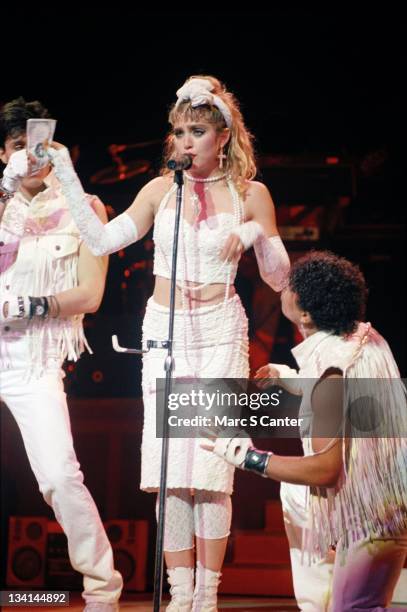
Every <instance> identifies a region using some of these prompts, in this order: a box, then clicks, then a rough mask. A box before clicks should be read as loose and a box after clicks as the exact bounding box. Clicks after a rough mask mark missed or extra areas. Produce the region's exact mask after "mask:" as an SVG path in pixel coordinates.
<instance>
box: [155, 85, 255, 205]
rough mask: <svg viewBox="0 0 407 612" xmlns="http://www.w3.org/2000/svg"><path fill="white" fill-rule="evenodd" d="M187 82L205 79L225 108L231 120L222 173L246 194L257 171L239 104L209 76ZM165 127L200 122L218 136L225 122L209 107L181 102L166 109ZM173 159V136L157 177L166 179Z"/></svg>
mask: <svg viewBox="0 0 407 612" xmlns="http://www.w3.org/2000/svg"><path fill="white" fill-rule="evenodd" d="M191 79H206V80H208V81H210V82H211V83H212V85H213V87H214V88H213V90H212V92H211V93H213V94H214V95H216V96H219V98H221V99H222V101H223V102H224V103H225V104H226V105H227V107H228V108H229V110H230V113H231V116H232V125H231V126H230V138H229V140H228V142H227V143H226V145H225V151H224V152H225V155H226V162H225V172H226V173H227V174H228V176H230V178H231V179H232V181H233V183H234V184H235V185H236V188H237V189H238V191H239V192H240V193H241V194H244V192H245V191H246V190H247V188H248V185H247V181H250V180H251V179H252V178H254V177H255V175H256V172H257V169H256V163H255V158H254V150H253V144H252V141H253V136H252V135H251V134H250V132H249V130H248V129H247V128H246V126H245V124H244V121H243V117H242V114H241V112H240V109H239V104H238V102H237V100H236V98H235V97H234V95H233V94H232V93H231V92H229V91H227V90H226V88H225V86H224V85H223V84H222V83H221V82H220V81H219V80H218V79H216V78H215V77H213V76H205V75H198V76H191V77H189V78H188V79H187V80H186V83H188V82H189V81H191ZM168 120H169V123H170V124H171V125H172V126H174V125H175V124H176V123H177V122H179V121H196V122H198V121H204V122H206V123H210V124H212V125H214V127H215V129H216V130H217V131H218V132H222V131H223V130H224V129H225V128H226V127H227V126H226V122H225V118H224V116H223V115H222V113H221V111H220V110H219V109H218V108H217V107H216V106H213V105H211V104H202V105H200V106H196V107H195V108H193V107H192V106H191V102H190V101H183V102H181V103H180V104H178V105H177V106H176V103H174V104H173V106H172V107H171V109H170V112H169V117H168ZM173 155H174V136H173V134H172V133H169V134H168V136H167V138H166V141H165V147H164V158H163V167H162V169H161V174H162V175H166V174H168V173H169V172H170V170H168V169H167V165H166V164H167V161H168V160H169V159H170V158H171V157H172V156H173Z"/></svg>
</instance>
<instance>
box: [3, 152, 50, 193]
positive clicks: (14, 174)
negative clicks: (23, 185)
mask: <svg viewBox="0 0 407 612" xmlns="http://www.w3.org/2000/svg"><path fill="white" fill-rule="evenodd" d="M48 164H49V159H48V158H47V157H45V158H39V157H38V158H37V157H35V158H34V157H32V158H30V159H28V157H27V151H26V149H21V151H16V152H15V153H13V154H12V155H11V156H10V159H9V160H8V163H7V166H6V167H5V168H4V172H3V178H2V179H1V187H2V189H4V191H6V192H7V193H15V192H16V191H17V190H18V188H19V185H20V182H21V179H23V178H24V177H26V176H31V175H32V174H35V173H36V172H38V171H39V170H41V169H42V168H45V166H47V165H48Z"/></svg>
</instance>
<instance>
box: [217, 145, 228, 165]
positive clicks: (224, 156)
mask: <svg viewBox="0 0 407 612" xmlns="http://www.w3.org/2000/svg"><path fill="white" fill-rule="evenodd" d="M217 158H218V160H219V170H222V169H223V160H224V159H226V155H225V154H224V152H223V147H221V148H220V149H219V154H218V155H217Z"/></svg>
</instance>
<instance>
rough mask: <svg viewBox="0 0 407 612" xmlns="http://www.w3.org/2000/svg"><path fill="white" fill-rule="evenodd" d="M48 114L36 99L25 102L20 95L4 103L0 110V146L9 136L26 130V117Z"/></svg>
mask: <svg viewBox="0 0 407 612" xmlns="http://www.w3.org/2000/svg"><path fill="white" fill-rule="evenodd" d="M49 117H50V114H49V113H48V110H47V109H46V108H45V107H44V106H43V105H42V104H41V102H39V101H38V100H33V101H32V102H26V101H25V100H24V98H22V97H21V96H20V97H19V98H16V99H15V100H11V102H7V103H6V104H4V106H3V107H2V109H1V110H0V147H2V148H4V144H5V141H6V140H7V138H9V137H10V136H11V137H12V138H16V137H17V136H19V135H20V134H21V133H22V132H25V130H26V123H27V119H46V118H49Z"/></svg>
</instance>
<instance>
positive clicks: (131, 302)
mask: <svg viewBox="0 0 407 612" xmlns="http://www.w3.org/2000/svg"><path fill="white" fill-rule="evenodd" d="M68 6H69V5H64V4H62V5H59V7H58V8H57V9H53V10H51V12H48V11H47V12H46V11H45V10H39V11H38V12H37V13H36V14H35V15H34V14H33V13H32V11H30V13H29V14H25V13H24V10H23V9H21V10H20V11H18V12H9V14H8V16H7V19H3V28H2V47H3V58H2V69H1V75H2V76H1V78H0V82H1V86H0V101H1V102H4V101H8V100H10V99H12V98H14V97H17V96H19V95H23V96H24V97H25V98H26V99H27V100H32V99H40V100H41V101H42V102H43V103H44V104H46V106H47V107H48V108H49V110H50V111H51V113H52V116H53V117H55V118H57V119H58V124H57V132H56V139H57V140H59V141H61V142H63V143H65V144H66V145H67V146H69V147H70V148H71V150H72V152H73V153H74V156H75V158H76V167H77V171H78V173H79V175H80V176H81V178H82V180H83V182H84V184H85V186H86V188H87V190H88V191H89V192H91V193H96V194H98V195H99V196H100V197H101V198H102V200H103V201H104V202H105V203H106V204H108V205H109V207H110V208H109V211H110V215H111V216H113V215H115V214H117V213H120V212H121V211H122V210H124V209H125V208H126V207H127V205H128V204H129V203H130V202H131V200H132V198H133V197H134V195H135V193H136V192H137V190H138V189H139V188H140V187H141V186H142V185H143V184H144V183H145V182H147V181H148V180H149V179H150V178H151V177H152V176H154V174H155V173H157V171H158V169H159V167H160V160H161V143H162V140H163V138H164V137H165V134H166V132H167V129H168V125H167V110H168V108H169V106H170V105H171V104H172V103H173V101H174V100H175V91H176V89H178V87H180V86H181V85H182V83H183V82H184V80H185V79H186V77H187V76H189V75H191V74H213V75H215V76H217V77H218V78H220V79H221V80H222V81H224V82H225V83H226V85H227V86H228V88H229V89H230V90H231V91H233V92H234V93H235V94H236V96H237V98H238V100H239V101H240V102H241V108H242V111H243V114H244V117H245V119H246V123H247V125H248V126H249V128H250V130H251V131H252V132H253V134H254V135H255V137H256V149H257V153H258V157H259V180H263V181H264V182H265V183H266V184H267V185H268V187H269V188H270V190H271V192H272V195H273V197H274V200H275V204H276V208H277V214H278V219H279V222H280V225H281V226H282V227H285V228H286V229H285V234H284V231H282V234H283V236H285V238H286V244H287V247H288V250H289V251H290V254H291V256H292V257H293V258H295V257H297V256H299V255H300V254H301V253H302V252H304V251H307V250H308V249H309V248H329V249H331V250H333V251H335V252H337V253H339V254H341V255H344V256H346V257H349V258H350V259H351V260H352V261H354V262H357V263H359V264H360V266H361V268H362V270H363V272H364V273H365V275H366V277H367V280H368V284H369V287H370V301H369V307H368V317H367V318H368V320H370V321H371V322H372V323H373V324H374V325H375V327H376V328H377V329H378V330H379V331H380V332H381V333H382V334H383V335H384V336H385V337H386V338H387V339H388V341H389V343H390V345H391V347H392V349H393V351H394V353H395V355H396V358H397V361H398V363H399V366H400V369H401V371H402V373H403V374H404V375H406V354H405V337H406V326H405V311H406V301H405V280H406V279H405V255H406V253H405V196H404V189H403V188H402V187H404V185H403V184H402V178H404V160H403V157H404V156H403V153H404V147H405V145H404V140H402V137H401V130H402V125H403V123H404V122H403V119H404V110H405V105H403V99H402V81H401V79H402V74H403V76H404V72H402V70H401V49H402V40H403V38H404V36H403V33H402V31H401V19H400V15H398V14H397V13H395V12H391V11H390V9H386V8H383V7H381V8H380V11H379V10H378V9H377V10H376V9H372V8H371V6H369V9H368V10H367V9H366V11H363V10H362V9H360V8H359V10H358V12H356V11H355V9H352V10H351V9H349V10H346V9H343V10H342V11H339V10H332V9H331V10H329V12H328V10H326V11H317V10H311V9H309V10H307V9H294V8H292V9H286V10H282V9H281V10H277V9H276V10H271V11H269V12H258V13H256V12H241V13H236V12H231V13H223V12H219V11H218V10H217V6H215V5H211V6H210V7H209V8H208V11H206V12H200V13H194V12H191V11H190V10H188V11H186V12H182V13H175V14H174V13H170V12H168V13H145V12H141V11H139V10H133V11H131V10H129V9H126V10H120V8H119V7H118V8H115V9H111V10H109V11H108V10H106V9H101V8H98V9H97V10H96V9H95V10H94V11H91V10H86V11H85V10H81V9H76V10H75V9H73V8H67V7H68ZM17 49H18V52H19V57H18V58H17V56H16V50H17ZM112 145H126V146H124V147H119V148H112ZM115 154H116V156H117V155H119V158H117V157H116V162H115V160H114V155H115ZM118 161H121V163H122V164H124V165H125V166H126V169H125V176H127V177H128V178H125V180H121V181H119V180H117V181H115V182H113V183H111V184H103V183H102V182H101V181H102V178H103V177H105V178H106V176H107V177H110V178H112V177H114V176H117V162H118ZM106 168H107V169H108V170H106V171H105V169H106ZM293 228H294V229H293ZM295 228H297V229H296V230H295ZM307 237H308V239H306V238H307ZM151 249H152V244H151V240H150V239H149V237H147V238H146V239H145V240H144V241H143V243H142V244H138V245H136V246H132V247H130V248H129V249H127V250H126V251H125V252H124V253H121V254H116V255H113V256H112V257H111V261H110V270H109V276H108V285H107V290H106V295H105V298H104V301H103V304H102V307H101V309H100V311H99V312H98V313H97V314H96V315H93V316H88V317H87V323H86V325H87V335H88V337H89V340H90V344H91V345H92V347H93V348H94V352H95V354H94V355H93V356H87V355H86V356H84V357H83V358H82V359H81V361H80V362H79V364H77V365H75V366H73V365H69V366H68V367H67V379H66V380H67V391H68V394H69V395H70V396H71V398H72V422H73V430H74V432H77V449H78V455H79V458H80V460H81V462H82V465H83V468H84V472H85V477H86V479H87V482H88V484H89V487H90V489H91V490H92V493H93V494H94V495H95V499H96V501H97V503H98V505H99V508H100V510H101V514H102V517H103V519H105V520H107V519H112V518H123V519H133V518H135V519H140V518H146V519H148V520H149V522H150V525H151V528H153V525H154V519H153V505H154V503H153V499H152V496H149V495H147V494H143V493H140V492H139V491H138V482H139V461H140V458H139V444H140V435H141V429H140V418H141V410H142V407H141V404H140V401H139V398H140V395H141V392H140V362H139V361H138V359H137V358H132V357H127V356H120V355H118V354H115V353H114V352H113V350H112V349H111V346H110V336H111V334H112V333H118V334H119V338H120V341H121V343H122V344H135V343H137V342H138V341H139V338H140V323H141V319H142V316H143V309H144V306H145V302H146V300H147V298H148V296H149V295H150V294H151V292H152V282H153V279H152V273H151V266H152V250H151ZM237 287H238V290H239V293H240V294H241V296H242V299H243V301H244V303H245V306H246V308H247V311H248V314H249V316H250V322H251V342H252V349H253V357H252V359H253V365H254V366H255V365H261V364H262V363H265V362H267V361H271V360H274V361H277V362H282V361H288V362H290V363H292V362H291V361H290V360H291V355H290V347H291V346H292V343H293V342H294V341H295V334H294V330H293V329H292V328H291V325H290V324H288V323H287V322H286V321H285V320H283V319H282V318H280V317H279V305H278V302H277V301H276V299H275V298H274V297H273V295H272V292H267V290H265V289H264V287H262V286H261V283H260V281H259V278H258V275H257V272H256V269H255V267H254V266H253V256H252V255H251V254H250V253H249V254H248V255H247V256H246V257H245V259H244V261H243V263H242V266H241V272H240V274H239V278H238V282H237ZM265 291H266V292H265ZM268 300H269V302H268ZM268 303H270V308H269V309H268V308H267V307H266V308H265V305H266V306H267V304H268ZM87 398H89V401H87ZM90 398H99V400H100V401H96V402H95V401H92V400H91V399H90ZM111 398H135V399H134V405H135V407H136V408H135V410H134V411H132V410H131V409H130V408H129V406H130V404H129V400H127V399H124V400H123V401H114V399H111ZM123 402H124V403H123ZM98 407H99V408H98ZM2 408H4V407H2ZM1 418H2V467H3V469H2V483H1V485H2V488H1V491H2V496H1V502H2V559H3V568H2V569H3V572H2V573H3V576H4V570H5V566H4V560H5V557H6V555H5V550H6V539H7V520H8V516H9V515H30V516H33V515H39V516H40V515H44V516H49V517H50V516H51V515H50V513H49V511H48V508H47V507H46V506H45V504H44V502H43V501H42V500H41V499H40V497H39V495H38V493H37V491H36V485H35V482H34V479H33V476H32V474H31V472H30V471H29V468H28V466H27V464H26V459H25V457H24V450H23V447H22V444H21V442H20V440H19V437H18V435H17V434H18V432H17V431H16V428H15V425H14V423H13V422H12V421H11V419H10V417H9V415H8V414H7V413H6V411H5V410H2V413H1ZM84 423H85V425H84ZM92 423H93V424H94V426H93V425H92ZM103 424H105V426H106V428H109V432H107V431H106V430H105V431H103ZM114 427H117V431H120V432H122V430H123V431H124V430H126V428H127V430H128V432H130V433H131V435H130V434H128V435H125V434H124V433H123V432H122V433H121V434H120V435H119V437H118V438H117V439H116V441H115V442H114V444H116V445H117V446H114V444H113V447H109V448H116V460H117V461H116V466H115V468H114V470H117V472H114V470H113V473H114V474H116V475H118V476H119V480H118V481H117V482H119V484H120V486H119V485H117V486H116V488H115V492H116V493H115V494H116V498H115V500H112V497H111V496H110V497H109V495H108V494H107V488H106V487H107V485H106V483H107V482H108V478H109V474H110V477H112V469H113V468H112V466H111V464H110V467H109V461H108V460H107V457H108V456H109V455H108V453H107V450H106V449H107V448H108V446H109V444H110V443H111V440H110V438H109V436H111V435H112V434H111V432H112V428H113V429H114ZM123 428H124V429H123ZM133 434H134V435H133ZM120 436H122V437H120ZM109 440H110V442H109ZM280 446H281V451H282V452H286V453H289V452H292V451H293V450H297V447H296V448H294V447H293V445H292V443H291V444H290V445H289V444H288V443H281V444H280ZM109 470H110V472H109ZM277 494H278V488H277V486H275V485H274V484H273V483H264V482H263V481H261V482H259V481H258V480H256V481H255V479H254V478H253V479H252V478H250V477H249V478H247V475H243V474H239V476H238V479H237V487H236V494H235V515H234V526H235V527H239V528H252V529H253V528H254V529H259V528H261V527H262V521H263V518H264V517H263V507H264V503H265V500H266V499H269V498H276V497H277ZM109 499H110V501H109ZM248 499H250V500H255V501H254V502H253V501H251V504H252V505H251V507H250V510H251V511H250V512H249V510H248V507H247V504H246V501H247V500H248ZM151 550H152V548H151ZM151 560H152V555H151V553H150V566H149V568H150V574H149V576H151Z"/></svg>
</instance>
